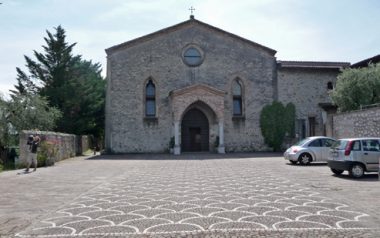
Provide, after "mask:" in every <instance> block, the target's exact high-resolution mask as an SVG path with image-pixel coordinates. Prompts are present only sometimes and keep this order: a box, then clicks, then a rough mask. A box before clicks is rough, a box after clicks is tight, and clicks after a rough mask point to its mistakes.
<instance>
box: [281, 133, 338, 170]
mask: <svg viewBox="0 0 380 238" xmlns="http://www.w3.org/2000/svg"><path fill="white" fill-rule="evenodd" d="M334 142H336V140H335V139H333V138H330V137H325V136H313V137H307V138H305V139H303V140H301V141H299V142H298V143H297V144H295V145H293V146H291V147H290V148H289V149H287V150H286V151H285V153H284V158H285V159H286V160H289V161H290V162H291V163H292V164H297V163H298V162H299V163H300V164H301V165H306V164H310V163H311V162H326V161H327V158H328V156H329V151H330V146H331V145H332V144H333V143H334Z"/></svg>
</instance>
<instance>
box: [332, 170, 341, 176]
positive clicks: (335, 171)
mask: <svg viewBox="0 0 380 238" xmlns="http://www.w3.org/2000/svg"><path fill="white" fill-rule="evenodd" d="M331 171H332V172H333V173H334V174H336V175H339V174H342V173H343V171H344V170H340V169H331Z"/></svg>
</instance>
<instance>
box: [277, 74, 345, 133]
mask: <svg viewBox="0 0 380 238" xmlns="http://www.w3.org/2000/svg"><path fill="white" fill-rule="evenodd" d="M338 73H339V70H337V69H335V70H334V69H310V68H309V69H303V68H281V69H280V70H279V71H278V100H279V101H280V102H282V103H284V104H287V103H293V104H294V105H295V107H296V119H304V120H305V122H306V123H308V117H315V119H316V128H315V129H316V130H315V133H316V135H323V133H324V131H323V130H324V127H323V120H322V110H323V109H322V108H321V107H320V106H318V104H319V103H331V102H332V101H331V98H330V97H329V92H328V89H327V83H328V82H332V83H333V84H334V85H335V82H336V77H337V75H338ZM306 136H308V124H306Z"/></svg>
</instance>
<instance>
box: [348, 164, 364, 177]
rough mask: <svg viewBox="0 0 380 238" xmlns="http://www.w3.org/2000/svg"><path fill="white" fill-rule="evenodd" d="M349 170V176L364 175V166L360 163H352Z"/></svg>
mask: <svg viewBox="0 0 380 238" xmlns="http://www.w3.org/2000/svg"><path fill="white" fill-rule="evenodd" d="M349 172H350V176H351V177H354V178H360V177H362V176H363V175H364V167H363V165H361V164H354V165H352V167H351V169H350V171H349Z"/></svg>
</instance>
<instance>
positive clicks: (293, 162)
mask: <svg viewBox="0 0 380 238" xmlns="http://www.w3.org/2000/svg"><path fill="white" fill-rule="evenodd" d="M289 161H290V163H292V164H297V162H298V161H294V160H289Z"/></svg>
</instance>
